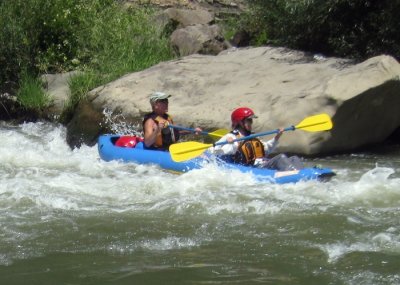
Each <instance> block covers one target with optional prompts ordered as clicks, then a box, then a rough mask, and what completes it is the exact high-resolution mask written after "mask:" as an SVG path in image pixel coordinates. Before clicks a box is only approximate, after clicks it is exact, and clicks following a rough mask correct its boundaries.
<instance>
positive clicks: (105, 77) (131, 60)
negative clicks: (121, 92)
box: [0, 0, 173, 119]
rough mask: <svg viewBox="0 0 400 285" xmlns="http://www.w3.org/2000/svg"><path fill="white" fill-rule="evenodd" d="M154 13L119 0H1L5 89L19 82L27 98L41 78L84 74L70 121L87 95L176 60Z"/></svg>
mask: <svg viewBox="0 0 400 285" xmlns="http://www.w3.org/2000/svg"><path fill="white" fill-rule="evenodd" d="M153 14H154V11H153V10H151V9H149V8H145V7H142V8H126V7H123V6H122V5H121V4H119V2H118V1H114V0H52V1H49V0H3V1H0V26H1V27H2V29H1V31H0V42H1V43H2V45H0V66H2V68H1V70H0V86H1V85H2V84H4V83H5V82H16V83H18V86H19V88H20V89H21V90H24V92H22V91H19V93H21V92H22V93H25V94H27V93H26V92H29V90H32V89H33V85H34V84H38V85H37V88H39V87H40V81H38V80H32V78H37V77H38V76H39V75H40V74H43V73H56V72H65V71H71V70H79V71H81V73H79V75H77V76H75V77H74V78H73V79H72V80H71V82H70V84H71V87H72V95H73V96H72V97H71V101H70V104H69V106H68V108H67V112H66V113H65V114H64V117H63V118H64V119H66V118H67V117H68V110H72V109H73V108H74V107H75V104H76V103H77V102H78V101H79V100H80V99H82V98H84V96H85V94H86V93H87V91H89V90H91V89H93V88H94V87H96V86H99V85H102V84H105V83H107V82H109V81H112V80H114V79H116V78H118V77H120V76H121V75H123V74H125V73H128V72H132V71H138V70H142V69H145V68H147V67H149V66H151V65H154V64H156V63H158V62H161V61H165V60H168V59H171V58H172V57H173V54H172V52H171V50H170V47H169V43H168V39H167V38H166V37H165V36H163V35H162V32H161V31H159V30H157V28H156V27H155V26H154V25H153V24H152V23H151V21H152V16H153ZM26 78H30V79H29V80H26ZM25 84H28V86H26V87H25V86H24V85H25ZM28 94H29V93H28ZM25 96H28V95H25ZM25 96H23V97H25ZM32 96H33V95H32ZM23 97H18V100H20V98H23ZM26 102H28V101H27V100H21V101H20V103H21V104H23V105H24V104H26ZM38 102H42V103H43V104H44V105H45V104H46V102H45V101H41V100H38ZM42 107H44V106H42Z"/></svg>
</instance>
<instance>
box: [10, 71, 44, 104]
mask: <svg viewBox="0 0 400 285" xmlns="http://www.w3.org/2000/svg"><path fill="white" fill-rule="evenodd" d="M17 99H18V101H19V103H20V104H21V105H22V106H23V107H24V109H26V110H34V111H43V108H46V107H47V106H48V105H49V103H50V99H49V97H48V95H47V94H45V93H44V92H43V88H42V87H41V81H40V80H39V79H38V78H36V77H32V76H31V75H29V74H27V73H26V72H23V73H22V76H21V88H20V89H19V90H18V92H17Z"/></svg>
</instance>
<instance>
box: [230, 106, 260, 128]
mask: <svg viewBox="0 0 400 285" xmlns="http://www.w3.org/2000/svg"><path fill="white" fill-rule="evenodd" d="M247 118H257V116H256V115H255V114H254V112H253V110H252V109H250V108H247V107H241V108H237V109H236V110H235V111H233V112H232V115H231V121H232V125H233V126H236V125H237V124H238V123H240V122H241V121H243V120H244V119H247Z"/></svg>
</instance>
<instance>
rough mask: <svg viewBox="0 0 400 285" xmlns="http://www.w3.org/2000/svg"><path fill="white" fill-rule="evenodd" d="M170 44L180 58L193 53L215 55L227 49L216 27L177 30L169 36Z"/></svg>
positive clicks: (206, 26) (193, 27)
mask: <svg viewBox="0 0 400 285" xmlns="http://www.w3.org/2000/svg"><path fill="white" fill-rule="evenodd" d="M171 44H172V46H173V48H174V49H175V50H176V51H177V53H178V54H179V55H180V56H186V55H190V54H194V53H199V54H211V55H217V54H219V53H220V52H221V51H223V50H225V49H226V48H227V44H226V43H225V40H224V38H223V36H222V34H221V29H220V28H219V27H218V26H217V25H212V26H208V25H195V26H188V27H186V28H182V29H177V30H175V31H174V32H173V33H172V35H171Z"/></svg>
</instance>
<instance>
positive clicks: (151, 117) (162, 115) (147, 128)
mask: <svg viewBox="0 0 400 285" xmlns="http://www.w3.org/2000/svg"><path fill="white" fill-rule="evenodd" d="M170 97H171V95H170V94H166V93H164V92H154V93H153V94H151V96H150V105H151V109H152V112H151V113H148V114H146V115H145V116H144V118H143V133H144V145H145V147H146V148H151V149H160V150H168V147H169V146H170V145H171V144H173V143H176V142H177V141H178V140H179V137H180V135H181V134H187V133H188V132H185V131H178V130H176V129H174V128H171V127H168V125H169V124H171V125H173V124H174V122H173V120H172V118H171V116H170V115H168V113H167V112H168V98H170ZM195 130H196V134H197V133H199V132H201V131H202V130H201V129H200V128H195Z"/></svg>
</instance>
